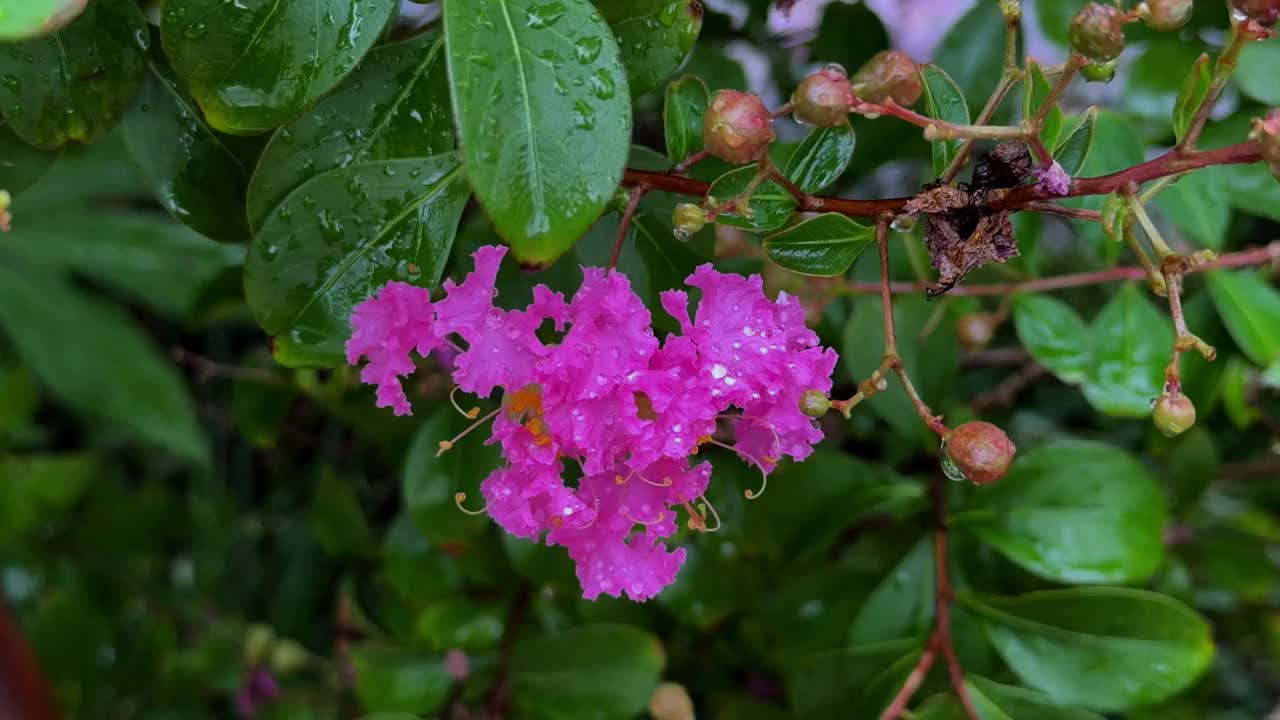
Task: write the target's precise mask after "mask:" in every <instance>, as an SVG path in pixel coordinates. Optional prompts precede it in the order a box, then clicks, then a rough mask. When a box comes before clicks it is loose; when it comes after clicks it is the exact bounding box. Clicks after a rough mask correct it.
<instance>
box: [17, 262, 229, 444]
mask: <svg viewBox="0 0 1280 720" xmlns="http://www.w3.org/2000/svg"><path fill="white" fill-rule="evenodd" d="M42 275H43V274H42V273H37V274H32V273H29V272H22V271H21V270H20V269H19V268H17V267H14V266H13V265H11V264H6V263H0V327H2V328H3V329H4V331H5V332H6V333H7V334H8V336H9V339H10V340H12V341H13V344H14V345H15V346H16V347H17V349H18V353H19V354H20V355H21V356H22V357H23V358H24V359H25V360H26V361H27V363H28V364H29V365H30V366H31V368H32V369H33V370H35V371H36V374H37V375H38V376H39V377H40V380H41V381H42V382H43V383H44V384H45V385H46V386H47V387H48V388H49V390H50V391H52V392H53V394H54V395H56V396H57V397H58V398H59V399H61V400H62V401H63V402H65V403H66V404H68V405H70V406H71V407H72V408H74V409H75V410H76V411H78V412H81V413H84V414H86V415H89V416H91V417H95V418H100V419H103V420H108V421H111V422H115V423H119V424H120V425H121V426H123V427H125V428H128V429H129V430H131V431H132V432H134V433H136V434H137V435H138V436H139V437H141V438H143V439H144V440H147V441H150V442H152V443H155V444H157V445H161V446H163V447H165V448H166V449H168V450H171V451H172V452H174V453H176V454H178V455H181V456H183V457H186V458H190V459H193V460H200V461H202V460H204V459H205V457H206V454H207V452H208V451H207V448H206V446H205V439H204V437H203V436H202V435H201V433H200V429H199V427H198V425H197V424H196V417H195V408H194V407H193V406H192V402H191V396H190V395H189V394H188V393H187V388H186V386H185V385H183V383H182V379H181V378H180V377H179V375H178V372H177V370H175V368H174V366H173V364H172V363H171V362H170V361H169V360H168V359H167V358H165V357H164V356H163V355H161V354H160V353H159V352H158V351H157V350H156V349H155V347H153V346H152V345H151V342H150V341H149V340H148V339H147V337H146V335H145V334H144V333H143V332H142V330H141V329H140V328H139V327H138V326H137V324H136V323H134V321H133V320H132V319H131V318H129V317H128V316H127V315H126V314H124V313H123V312H122V311H121V310H119V309H118V308H116V307H114V306H112V305H110V304H107V303H103V302H100V301H97V300H94V299H91V298H89V297H87V296H85V295H82V294H81V293H80V292H78V291H76V290H75V289H73V288H72V287H70V286H69V285H67V284H65V283H64V282H63V281H61V280H59V279H57V277H56V276H52V275H50V276H47V277H45V276H42ZM69 339H74V342H75V343H76V345H78V346H80V347H84V348H92V352H93V357H92V362H86V361H85V359H84V358H83V357H82V356H81V354H80V353H77V352H74V351H72V350H70V349H69V348H68V345H67V342H68V340H69Z"/></svg>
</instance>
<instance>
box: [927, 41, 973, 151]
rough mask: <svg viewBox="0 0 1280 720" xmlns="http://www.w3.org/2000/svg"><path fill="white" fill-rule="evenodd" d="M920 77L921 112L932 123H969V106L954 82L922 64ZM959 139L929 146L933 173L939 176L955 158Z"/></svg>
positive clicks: (941, 141)
mask: <svg viewBox="0 0 1280 720" xmlns="http://www.w3.org/2000/svg"><path fill="white" fill-rule="evenodd" d="M920 78H921V80H923V81H924V83H923V84H924V104H925V112H926V113H927V114H928V115H929V117H931V118H934V119H936V120H945V121H946V122H950V123H957V124H962V125H963V124H966V123H968V122H969V106H968V105H967V104H965V100H964V95H962V94H961V93H960V88H958V87H956V84H955V81H953V80H952V79H951V77H950V76H949V75H947V73H946V71H945V70H943V69H942V68H940V67H937V66H936V65H922V66H921V67H920ZM961 144H963V141H961V140H937V141H934V142H933V143H932V152H933V172H934V174H935V175H941V174H942V171H943V170H945V169H946V167H947V166H948V165H950V164H951V160H952V158H954V157H955V156H956V153H957V151H959V149H960V145H961Z"/></svg>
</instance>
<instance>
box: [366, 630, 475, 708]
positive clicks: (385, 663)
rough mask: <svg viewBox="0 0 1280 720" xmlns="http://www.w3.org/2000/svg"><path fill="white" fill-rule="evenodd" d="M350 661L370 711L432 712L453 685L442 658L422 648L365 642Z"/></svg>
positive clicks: (443, 699)
mask: <svg viewBox="0 0 1280 720" xmlns="http://www.w3.org/2000/svg"><path fill="white" fill-rule="evenodd" d="M351 661H352V663H353V664H354V665H355V674H356V693H357V694H358V695H359V696H360V703H361V704H362V705H364V707H365V709H366V710H369V711H371V712H406V713H413V714H415V715H422V714H426V713H430V712H432V711H434V710H435V709H436V708H438V707H440V705H441V704H442V703H443V702H444V701H445V698H446V697H447V695H448V693H449V688H450V687H451V686H452V685H453V677H452V676H451V675H449V673H448V671H446V670H445V668H444V661H443V659H441V658H440V657H439V656H438V655H435V654H432V653H427V652H424V651H422V650H414V649H410V648H398V647H391V646H387V645H375V644H365V645H361V646H358V647H356V648H355V649H354V650H353V651H352V653H351Z"/></svg>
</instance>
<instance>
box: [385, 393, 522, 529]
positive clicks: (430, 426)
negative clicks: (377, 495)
mask: <svg viewBox="0 0 1280 720" xmlns="http://www.w3.org/2000/svg"><path fill="white" fill-rule="evenodd" d="M459 402H464V401H463V400H461V399H459ZM472 422H473V420H471V419H470V418H465V417H463V416H462V415H460V414H459V413H457V412H454V410H453V408H451V407H449V406H448V405H447V404H446V405H445V407H443V408H441V409H440V410H439V411H438V412H436V413H435V414H433V415H432V416H431V417H430V418H428V419H427V421H426V422H424V423H423V424H422V425H421V427H419V428H418V433H417V434H416V435H414V437H413V444H412V445H410V447H409V452H408V454H406V456H405V461H404V475H403V476H402V478H401V486H400V488H401V493H402V494H403V496H404V504H405V509H406V510H408V512H409V515H410V517H412V518H413V521H414V523H415V524H416V525H417V526H418V529H419V530H420V531H421V532H422V534H423V535H425V536H426V537H427V538H429V539H431V540H433V541H436V542H448V541H457V540H466V539H469V538H472V537H474V536H475V535H476V534H477V533H480V532H483V531H484V529H485V523H484V522H483V521H481V520H479V519H477V518H474V517H470V516H468V515H466V514H463V513H461V512H458V507H457V504H456V503H455V502H454V496H455V495H456V494H457V493H460V492H461V493H466V495H467V497H468V498H469V499H471V500H472V501H473V502H475V503H477V504H479V503H482V500H483V498H482V497H481V495H480V482H481V481H482V480H484V479H485V478H486V477H488V475H489V473H491V472H493V471H494V470H496V469H498V467H499V465H500V464H501V462H500V459H499V456H498V448H497V446H495V445H486V444H485V443H484V442H483V441H482V439H481V438H480V437H479V436H472V437H468V438H466V440H464V441H460V442H458V444H457V445H455V446H454V447H453V448H452V449H450V450H449V451H448V452H446V453H443V454H441V455H439V457H437V456H436V454H437V452H438V451H439V450H440V442H441V441H443V440H448V439H450V438H452V437H454V436H456V435H457V434H458V433H460V432H461V431H462V430H463V429H465V428H466V427H467V426H468V425H470V424H471V423H472Z"/></svg>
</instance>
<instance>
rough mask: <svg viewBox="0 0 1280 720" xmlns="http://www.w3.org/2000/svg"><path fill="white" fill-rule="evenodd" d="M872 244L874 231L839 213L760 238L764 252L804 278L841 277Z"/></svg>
mask: <svg viewBox="0 0 1280 720" xmlns="http://www.w3.org/2000/svg"><path fill="white" fill-rule="evenodd" d="M873 242H875V228H873V227H871V226H870V225H864V224H862V223H858V222H855V221H853V220H850V219H849V218H848V217H845V216H844V215H841V214H839V213H826V214H824V215H819V216H817V217H815V218H810V219H808V220H805V221H804V222H801V223H798V224H796V225H792V226H791V227H789V228H787V229H786V230H783V231H781V232H779V233H775V234H773V235H770V236H769V237H766V238H765V239H764V243H763V244H764V252H765V254H766V255H768V257H769V259H770V260H772V261H773V262H775V263H777V264H778V265H780V266H782V267H784V268H786V269H788V270H791V271H792V272H798V273H801V274H804V275H820V276H833V275H843V274H844V273H845V271H846V270H848V269H849V266H850V265H852V264H853V261H854V260H855V259H857V257H858V255H859V254H860V253H861V252H862V251H863V250H865V249H866V247H867V246H868V245H870V244H871V243H873Z"/></svg>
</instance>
